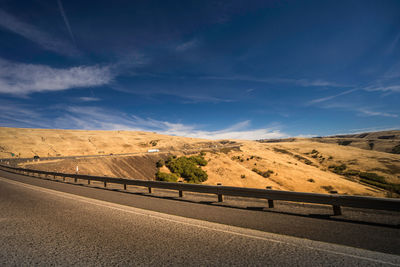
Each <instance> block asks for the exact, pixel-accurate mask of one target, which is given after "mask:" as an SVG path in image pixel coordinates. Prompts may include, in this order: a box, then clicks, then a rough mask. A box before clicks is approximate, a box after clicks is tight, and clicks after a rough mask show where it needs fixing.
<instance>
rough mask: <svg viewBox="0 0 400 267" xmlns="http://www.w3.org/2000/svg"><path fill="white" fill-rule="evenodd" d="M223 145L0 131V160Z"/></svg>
mask: <svg viewBox="0 0 400 267" xmlns="http://www.w3.org/2000/svg"><path fill="white" fill-rule="evenodd" d="M224 144H226V143H224V142H222V143H220V142H211V141H209V140H206V139H197V138H186V137H178V136H168V135H161V134H157V133H152V132H139V131H85V130H49V129H23V128H6V127H0V158H13V157H14V158H15V157H19V158H29V157H33V156H35V155H36V156H39V157H41V158H43V157H64V156H76V155H109V154H124V153H139V152H146V151H147V150H149V149H159V150H160V151H174V150H178V151H190V150H197V149H212V148H218V147H219V146H220V147H221V146H224Z"/></svg>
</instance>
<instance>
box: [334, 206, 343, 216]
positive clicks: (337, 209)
mask: <svg viewBox="0 0 400 267" xmlns="http://www.w3.org/2000/svg"><path fill="white" fill-rule="evenodd" d="M332 207H333V215H335V216H338V215H342V207H340V206H338V205H333V206H332Z"/></svg>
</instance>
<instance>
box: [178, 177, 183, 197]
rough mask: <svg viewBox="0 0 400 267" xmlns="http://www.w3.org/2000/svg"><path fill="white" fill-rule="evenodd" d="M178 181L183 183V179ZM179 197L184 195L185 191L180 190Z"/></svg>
mask: <svg viewBox="0 0 400 267" xmlns="http://www.w3.org/2000/svg"><path fill="white" fill-rule="evenodd" d="M178 183H182V181H179V182H178ZM179 197H183V191H182V190H179Z"/></svg>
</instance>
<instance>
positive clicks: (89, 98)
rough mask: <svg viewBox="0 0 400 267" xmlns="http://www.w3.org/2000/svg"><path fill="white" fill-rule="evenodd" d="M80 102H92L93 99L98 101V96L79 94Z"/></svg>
mask: <svg viewBox="0 0 400 267" xmlns="http://www.w3.org/2000/svg"><path fill="white" fill-rule="evenodd" d="M78 99H79V100H80V101H82V102H94V101H100V100H101V99H100V98H97V97H91V96H81V97H79V98H78Z"/></svg>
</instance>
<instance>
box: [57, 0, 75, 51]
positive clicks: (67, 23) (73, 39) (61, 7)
mask: <svg viewBox="0 0 400 267" xmlns="http://www.w3.org/2000/svg"><path fill="white" fill-rule="evenodd" d="M57 3H58V8H59V9H60V12H61V16H62V17H63V19H64V23H65V26H66V27H67V30H68V33H69V36H70V37H71V40H72V42H74V44H76V42H75V37H74V35H73V33H72V30H71V26H70V25H69V20H68V18H67V15H66V14H65V11H64V7H63V5H62V2H61V0H57Z"/></svg>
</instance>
